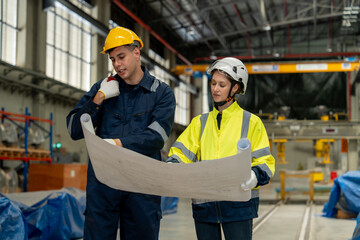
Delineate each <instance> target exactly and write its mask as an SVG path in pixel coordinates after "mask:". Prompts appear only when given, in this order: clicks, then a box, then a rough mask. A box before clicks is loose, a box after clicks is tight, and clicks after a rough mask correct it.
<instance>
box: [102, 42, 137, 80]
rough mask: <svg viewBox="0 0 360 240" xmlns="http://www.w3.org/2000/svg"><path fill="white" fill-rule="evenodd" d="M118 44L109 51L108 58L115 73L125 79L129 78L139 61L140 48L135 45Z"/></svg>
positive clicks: (133, 73)
mask: <svg viewBox="0 0 360 240" xmlns="http://www.w3.org/2000/svg"><path fill="white" fill-rule="evenodd" d="M131 49H132V48H131V47H127V46H120V47H116V48H114V50H112V51H111V52H110V53H109V58H110V60H111V62H112V64H113V67H114V69H115V71H116V73H117V74H118V75H119V76H120V77H121V78H122V79H124V80H125V81H126V80H130V81H131V78H132V76H134V75H135V71H136V68H137V65H138V61H140V50H139V49H138V48H137V47H135V49H134V50H131Z"/></svg>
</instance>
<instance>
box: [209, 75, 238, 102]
mask: <svg viewBox="0 0 360 240" xmlns="http://www.w3.org/2000/svg"><path fill="white" fill-rule="evenodd" d="M235 84H237V82H234V81H231V87H230V90H229V94H228V96H227V98H226V100H225V101H220V102H215V101H214V104H215V107H216V109H217V108H218V107H219V106H220V107H221V106H222V105H224V104H225V103H228V102H231V100H232V99H234V97H235V94H234V95H232V96H231V91H232V89H233V87H234V86H235Z"/></svg>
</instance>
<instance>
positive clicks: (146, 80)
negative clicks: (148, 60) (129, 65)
mask: <svg viewBox="0 0 360 240" xmlns="http://www.w3.org/2000/svg"><path fill="white" fill-rule="evenodd" d="M141 69H142V70H143V72H144V76H143V78H142V79H141V80H140V82H139V84H138V86H139V87H142V88H145V89H146V90H148V91H151V86H152V84H153V82H154V76H152V75H151V74H150V72H149V71H148V70H147V68H146V67H144V66H141ZM116 77H117V78H119V79H120V83H121V85H122V86H126V85H127V84H126V82H125V81H124V80H123V79H122V78H121V77H119V75H117V74H116Z"/></svg>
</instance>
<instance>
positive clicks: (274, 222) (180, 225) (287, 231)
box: [8, 183, 356, 240]
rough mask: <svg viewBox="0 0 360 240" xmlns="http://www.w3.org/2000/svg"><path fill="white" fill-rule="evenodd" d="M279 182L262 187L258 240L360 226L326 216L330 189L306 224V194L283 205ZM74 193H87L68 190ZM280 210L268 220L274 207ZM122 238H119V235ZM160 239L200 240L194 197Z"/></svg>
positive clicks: (167, 220)
mask: <svg viewBox="0 0 360 240" xmlns="http://www.w3.org/2000/svg"><path fill="white" fill-rule="evenodd" d="M278 187H279V184H278V183H270V184H269V185H267V186H264V187H262V188H261V190H260V207H259V218H257V219H254V235H253V239H254V240H263V239H267V240H272V239H274V240H275V239H276V240H289V239H296V240H298V239H299V240H300V239H301V240H305V239H307V240H341V239H344V240H348V239H351V236H352V234H353V231H354V229H355V226H356V221H355V220H340V219H333V218H325V217H322V209H323V206H324V203H325V202H327V200H328V198H329V194H330V192H321V193H315V204H314V205H312V206H311V207H310V208H309V209H310V210H309V212H308V213H309V218H308V219H309V224H308V225H307V226H305V227H303V225H304V224H303V222H304V221H303V219H304V216H305V213H306V211H307V208H306V201H307V199H308V196H307V195H305V194H297V195H296V194H292V195H290V196H289V201H288V202H287V203H285V204H284V203H283V204H279V205H278V207H277V205H276V203H279V197H280V196H279V194H277V193H276V191H275V189H276V188H278ZM67 191H69V192H70V193H72V194H84V192H77V191H73V190H71V189H70V190H67ZM48 194H49V191H43V192H28V193H19V194H9V195H8V196H9V198H10V199H13V200H17V201H20V202H23V203H25V204H27V205H32V204H34V203H36V202H37V201H39V200H40V199H42V198H44V197H46V196H47V195H48ZM272 209H276V210H275V211H274V212H273V213H272V214H269V215H268V216H269V217H268V218H266V220H264V221H260V220H262V219H264V218H265V217H264V216H266V214H267V213H269V211H270V210H272ZM118 239H119V238H118ZM159 239H160V240H173V239H174V240H192V239H194V240H196V234H195V227H194V221H193V218H192V211H191V200H190V199H179V203H178V210H177V212H176V213H175V214H169V215H164V216H163V219H162V220H161V225H160V235H159Z"/></svg>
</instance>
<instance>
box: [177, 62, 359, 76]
mask: <svg viewBox="0 0 360 240" xmlns="http://www.w3.org/2000/svg"><path fill="white" fill-rule="evenodd" d="M209 66H210V64H198V65H191V66H188V65H177V66H176V67H175V68H174V69H172V72H174V73H175V74H176V75H181V74H185V75H192V74H193V73H194V72H197V71H199V72H205V71H206V70H207V68H208V67H209ZM245 66H246V69H247V70H248V72H249V74H280V73H314V72H352V71H358V70H359V67H360V63H359V62H350V61H299V62H265V63H245Z"/></svg>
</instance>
